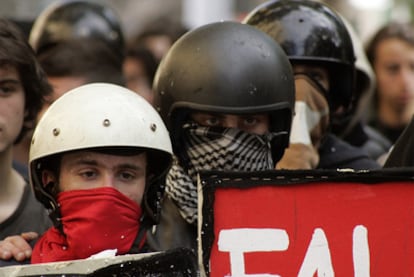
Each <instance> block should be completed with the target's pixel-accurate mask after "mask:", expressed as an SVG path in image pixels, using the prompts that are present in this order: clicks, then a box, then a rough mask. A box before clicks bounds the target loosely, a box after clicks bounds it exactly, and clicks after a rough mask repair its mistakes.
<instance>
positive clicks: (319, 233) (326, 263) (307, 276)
mask: <svg viewBox="0 0 414 277" xmlns="http://www.w3.org/2000/svg"><path fill="white" fill-rule="evenodd" d="M315 272H318V276H324V277H330V276H332V277H333V276H334V271H333V267H332V261H331V253H330V251H329V246H328V240H327V239H326V236H325V232H324V231H323V230H322V229H320V228H316V229H315V231H314V232H313V235H312V240H311V242H310V244H309V246H308V250H307V251H306V254H305V259H304V260H303V263H302V266H301V267H300V270H299V273H298V277H313V276H314V274H315Z"/></svg>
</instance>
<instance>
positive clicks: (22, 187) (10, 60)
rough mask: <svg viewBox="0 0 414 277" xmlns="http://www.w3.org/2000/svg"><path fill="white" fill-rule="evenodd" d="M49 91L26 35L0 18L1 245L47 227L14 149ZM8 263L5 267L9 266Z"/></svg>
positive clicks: (20, 256) (18, 255)
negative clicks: (15, 163)
mask: <svg viewBox="0 0 414 277" xmlns="http://www.w3.org/2000/svg"><path fill="white" fill-rule="evenodd" d="M50 93H51V87H50V85H49V83H48V82H47V79H46V75H45V73H44V72H43V70H42V69H41V67H40V65H39V63H38V61H37V59H36V56H35V54H34V52H33V50H32V49H31V47H30V45H29V44H28V43H27V41H26V39H25V37H24V36H23V34H22V33H21V31H20V29H18V28H17V27H16V26H15V25H14V24H12V23H11V22H10V21H7V20H5V19H1V20H0V180H1V181H0V241H2V242H5V243H6V244H7V243H8V241H4V240H5V238H6V237H8V236H10V235H15V234H21V236H22V237H23V238H25V239H27V240H31V241H32V242H34V241H35V239H36V238H37V236H38V234H41V233H43V232H44V231H45V230H46V229H47V228H48V227H49V226H50V225H51V222H50V221H49V219H48V216H47V212H46V210H45V209H44V208H43V207H42V206H41V205H39V203H38V202H37V201H36V200H35V197H34V195H33V192H32V190H31V189H30V185H29V184H28V180H27V179H26V180H25V179H24V177H23V176H22V175H21V174H19V173H18V172H17V171H16V170H15V169H14V168H13V167H12V161H13V150H14V145H15V144H16V143H18V142H19V141H20V140H21V139H23V138H24V137H25V135H26V133H27V132H28V131H30V130H32V128H33V126H34V125H35V120H36V116H37V114H38V112H39V110H40V109H41V107H42V104H43V102H44V99H45V97H47V96H48V95H49V94H50ZM0 251H1V256H0V258H1V259H6V260H8V259H10V258H11V257H13V256H14V257H15V259H16V260H17V261H23V260H25V259H27V258H28V257H30V255H31V250H30V248H29V249H26V251H21V252H13V251H8V249H4V248H2V247H0ZM14 262H15V261H13V260H11V261H9V262H7V263H6V265H11V264H13V263H14ZM0 264H1V265H4V264H3V262H0Z"/></svg>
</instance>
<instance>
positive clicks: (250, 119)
mask: <svg viewBox="0 0 414 277" xmlns="http://www.w3.org/2000/svg"><path fill="white" fill-rule="evenodd" d="M257 122H258V119H257V118H255V117H247V118H245V119H244V124H245V125H255V124H256V123H257Z"/></svg>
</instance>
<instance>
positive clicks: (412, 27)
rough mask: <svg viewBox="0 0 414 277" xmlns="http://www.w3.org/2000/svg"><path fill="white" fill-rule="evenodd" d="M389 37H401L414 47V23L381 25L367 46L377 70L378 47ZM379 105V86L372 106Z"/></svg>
mask: <svg viewBox="0 0 414 277" xmlns="http://www.w3.org/2000/svg"><path fill="white" fill-rule="evenodd" d="M388 39H399V40H402V41H404V42H406V43H408V44H409V45H411V46H412V47H414V24H412V23H401V22H390V23H388V24H387V25H384V26H383V27H381V28H380V29H379V30H378V31H377V32H376V33H375V34H374V36H373V37H372V39H371V40H370V41H369V43H368V44H367V47H366V54H367V58H368V61H369V62H370V64H371V66H372V68H373V69H374V71H375V67H374V63H375V61H376V58H377V57H376V55H377V53H376V52H377V48H378V45H380V43H381V42H383V41H384V40H388ZM377 106H378V93H377V88H375V92H374V95H373V99H372V108H373V109H374V110H376V109H377Z"/></svg>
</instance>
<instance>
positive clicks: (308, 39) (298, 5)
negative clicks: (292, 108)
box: [243, 0, 355, 111]
mask: <svg viewBox="0 0 414 277" xmlns="http://www.w3.org/2000/svg"><path fill="white" fill-rule="evenodd" d="M243 22H244V23H247V24H249V25H252V26H255V27H256V28H258V29H260V30H262V31H263V32H265V33H267V34H268V35H270V36H271V37H272V38H273V39H274V40H275V41H276V42H278V43H279V44H280V45H281V46H282V48H283V50H285V52H286V54H287V55H288V57H289V59H290V61H291V62H292V63H295V62H300V63H310V64H312V63H314V62H317V63H318V64H321V63H323V64H324V65H326V66H327V67H328V70H329V72H330V90H329V91H328V92H327V95H325V96H326V98H327V100H328V102H329V105H330V108H331V111H336V110H337V108H338V107H341V106H342V107H343V108H345V110H347V109H348V108H349V106H350V104H351V102H352V97H353V90H354V74H355V73H354V72H355V67H354V62H355V56H354V51H353V46H352V40H351V37H350V35H349V33H348V31H347V28H346V26H345V25H344V23H343V21H342V20H341V18H340V16H339V15H338V14H336V13H335V12H334V11H333V10H332V9H331V8H329V7H327V6H326V5H324V4H322V3H319V2H316V1H308V0H273V1H269V2H266V3H264V4H262V5H260V6H258V7H257V8H256V9H254V10H253V11H252V12H250V13H249V14H248V15H247V17H246V18H245V19H244V20H243Z"/></svg>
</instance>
